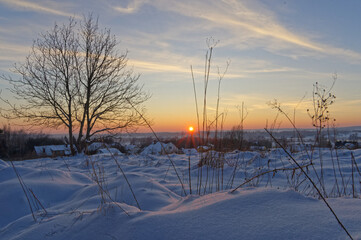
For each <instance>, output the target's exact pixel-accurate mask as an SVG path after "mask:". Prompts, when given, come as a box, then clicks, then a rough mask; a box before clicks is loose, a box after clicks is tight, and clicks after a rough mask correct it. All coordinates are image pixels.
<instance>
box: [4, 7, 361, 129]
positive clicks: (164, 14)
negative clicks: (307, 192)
mask: <svg viewBox="0 0 361 240" xmlns="http://www.w3.org/2000/svg"><path fill="white" fill-rule="evenodd" d="M360 11H361V1H358V0H349V1H342V0H338V1H337V0H318V1H313V0H302V1H299V0H292V1H289V0H272V1H271V0H262V1H257V0H249V1H241V0H239V1H237V0H222V1H210V0H182V1H177V0H133V1H124V0H76V1H70V0H62V1H49V0H44V1H41V0H34V1H28V0H0V74H5V75H8V74H11V71H10V70H9V69H11V68H12V67H13V65H14V63H16V62H22V61H24V59H25V57H26V55H27V54H28V52H29V50H30V47H31V45H32V42H33V40H34V39H36V38H38V37H39V34H40V33H41V32H44V31H46V30H49V29H51V28H52V26H53V25H54V23H55V22H58V23H66V22H67V21H68V18H69V17H70V16H74V17H75V18H76V19H79V20H80V19H82V16H83V15H84V14H85V15H87V14H88V13H90V12H92V13H94V14H95V15H97V16H99V23H100V25H101V26H102V27H107V28H110V29H111V31H112V33H113V34H114V35H116V37H117V39H118V40H119V41H120V44H119V49H120V50H121V51H125V50H128V51H129V54H128V57H129V66H130V67H133V68H134V71H135V72H137V73H140V74H141V82H142V83H143V84H144V89H145V90H146V91H148V92H149V93H151V95H152V98H151V99H150V100H149V101H148V102H147V103H146V107H147V112H148V116H149V117H150V118H151V119H152V120H153V123H154V129H155V130H156V131H183V130H186V127H187V126H188V125H192V124H193V125H196V112H195V103H194V94H193V85H192V78H191V72H190V66H191V65H192V66H193V69H194V73H195V80H196V87H197V97H198V98H199V104H201V98H203V95H202V94H203V71H204V70H203V69H204V59H205V53H206V50H207V43H206V39H207V38H209V37H212V38H213V39H215V40H219V43H218V44H217V46H216V48H215V50H214V55H213V62H212V66H213V71H212V73H211V79H210V83H209V91H208V94H209V98H208V102H209V105H208V112H209V116H210V119H212V118H214V115H215V110H214V109H215V106H216V99H217V69H218V68H219V69H220V71H221V72H223V71H224V69H225V67H226V63H227V61H230V65H229V69H228V72H227V74H226V75H225V77H224V79H223V82H222V85H221V105H220V106H221V107H220V110H221V111H226V112H227V118H226V123H225V126H226V128H230V127H232V126H233V125H236V124H238V123H239V120H240V118H239V112H238V109H237V106H241V105H242V102H244V106H245V108H246V109H247V112H248V115H247V119H246V121H245V127H246V128H248V129H255V128H263V127H265V126H266V122H267V121H268V123H270V122H272V121H273V120H274V119H275V116H276V114H277V112H276V111H275V110H273V109H271V107H270V106H269V105H267V102H269V101H272V100H273V99H277V100H278V102H280V103H281V106H282V108H283V109H284V110H285V112H287V113H288V114H289V115H290V116H292V117H293V112H294V108H296V122H297V126H298V127H302V128H310V127H312V126H311V120H310V117H309V116H308V115H307V111H306V110H307V108H312V90H313V84H314V83H315V82H319V83H320V84H322V85H324V86H325V87H326V88H327V87H329V86H331V84H332V81H333V80H332V74H333V73H337V75H338V79H337V81H336V84H335V86H334V88H333V90H332V93H334V94H335V95H336V97H337V99H336V102H335V103H334V104H333V105H332V106H331V107H330V112H331V116H332V117H334V118H336V120H337V121H336V122H337V124H338V125H339V126H353V125H361V27H360V23H361V16H360ZM13 76H14V75H13ZM14 77H15V76H14ZM7 87H9V84H8V83H7V82H5V81H4V80H0V88H1V89H2V96H3V97H5V98H10V99H11V94H10V93H9V91H8V90H6V88H7ZM200 106H201V105H200ZM1 121H2V122H3V123H6V121H5V120H3V119H0V123H1ZM279 121H281V122H282V124H281V127H289V125H287V124H286V120H285V119H284V118H279Z"/></svg>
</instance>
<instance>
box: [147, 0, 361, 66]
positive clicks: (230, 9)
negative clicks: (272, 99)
mask: <svg viewBox="0 0 361 240" xmlns="http://www.w3.org/2000/svg"><path fill="white" fill-rule="evenodd" d="M150 3H152V4H154V5H156V6H157V7H158V8H159V9H162V10H167V11H173V12H176V13H178V14H182V15H184V16H188V17H192V18H196V19H200V20H204V21H206V22H208V23H209V25H212V26H213V27H214V28H222V29H225V30H227V31H228V33H229V34H230V35H232V42H233V43H235V42H237V41H242V39H243V40H250V39H251V40H252V39H253V40H257V39H261V40H263V42H262V43H263V44H264V46H263V47H264V48H266V49H267V48H269V49H270V50H272V51H274V50H275V49H278V50H282V49H285V48H287V49H291V48H292V47H293V48H294V47H298V48H301V49H302V51H304V50H309V51H313V52H316V53H318V54H319V53H322V54H323V55H335V56H338V57H342V58H344V59H351V61H353V62H359V61H361V54H360V53H358V52H355V51H352V50H349V49H344V48H339V47H335V46H331V45H328V44H323V43H320V42H317V41H315V40H313V39H312V38H311V37H306V36H307V34H303V33H302V34H299V33H298V34H297V33H295V32H292V31H290V30H288V29H287V28H286V27H285V26H284V25H283V24H282V23H280V22H279V21H278V20H277V16H275V15H274V14H273V13H272V12H270V11H269V10H267V9H266V8H265V7H264V6H263V5H261V4H260V3H254V1H252V2H251V4H253V6H251V4H250V3H249V2H248V4H247V2H240V1H236V0H223V1H212V2H209V1H205V0H193V1H186V0H185V1H176V0H174V1H171V0H158V1H152V2H150ZM255 4H257V5H255ZM206 26H207V25H206ZM298 32H300V31H298ZM250 42H251V41H250ZM256 42H257V41H256Z"/></svg>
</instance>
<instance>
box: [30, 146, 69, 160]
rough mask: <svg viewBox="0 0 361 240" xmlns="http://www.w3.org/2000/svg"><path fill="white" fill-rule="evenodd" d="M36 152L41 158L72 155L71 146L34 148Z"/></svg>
mask: <svg viewBox="0 0 361 240" xmlns="http://www.w3.org/2000/svg"><path fill="white" fill-rule="evenodd" d="M74 148H75V146H74ZM75 149H76V148H75ZM34 150H35V153H36V155H37V156H39V157H59V156H70V155H71V149H70V145H47V146H34Z"/></svg>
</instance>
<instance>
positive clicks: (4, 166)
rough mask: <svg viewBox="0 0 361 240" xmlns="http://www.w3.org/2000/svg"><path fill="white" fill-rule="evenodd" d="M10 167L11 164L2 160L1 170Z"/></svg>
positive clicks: (0, 161)
mask: <svg viewBox="0 0 361 240" xmlns="http://www.w3.org/2000/svg"><path fill="white" fill-rule="evenodd" d="M7 167H9V164H8V163H7V162H5V161H4V160H1V159H0V170H1V169H4V168H7Z"/></svg>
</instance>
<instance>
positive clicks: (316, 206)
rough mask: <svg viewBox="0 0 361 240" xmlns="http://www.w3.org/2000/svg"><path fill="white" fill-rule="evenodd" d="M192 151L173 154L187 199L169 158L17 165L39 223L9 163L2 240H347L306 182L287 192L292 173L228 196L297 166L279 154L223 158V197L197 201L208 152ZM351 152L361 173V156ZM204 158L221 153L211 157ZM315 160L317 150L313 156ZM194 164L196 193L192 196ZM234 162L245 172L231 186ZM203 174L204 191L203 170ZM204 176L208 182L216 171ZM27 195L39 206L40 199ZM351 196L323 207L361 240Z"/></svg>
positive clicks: (211, 193) (0, 166)
mask: <svg viewBox="0 0 361 240" xmlns="http://www.w3.org/2000/svg"><path fill="white" fill-rule="evenodd" d="M186 152H187V153H186V154H171V155H170V156H169V157H170V158H171V160H172V161H173V163H174V164H175V166H176V169H177V172H178V174H179V176H180V178H181V180H182V182H183V183H184V186H185V190H186V192H187V196H185V195H184V193H183V191H182V188H181V185H180V183H179V181H178V178H177V176H176V174H175V171H174V169H173V167H172V165H171V163H170V161H169V159H168V156H165V155H152V154H150V155H129V156H127V155H120V156H114V155H112V154H95V155H91V156H86V155H78V156H74V157H58V158H42V159H34V160H27V161H19V162H13V163H14V165H15V166H16V170H17V172H18V173H19V174H20V175H21V179H22V180H23V183H24V184H25V188H26V189H31V191H32V192H33V193H34V195H35V196H36V199H38V200H39V201H40V202H41V204H42V205H43V206H44V208H45V210H46V212H45V211H44V210H43V209H42V207H41V206H39V204H38V206H37V207H35V206H36V204H34V205H32V206H34V207H33V209H34V211H35V218H36V221H34V219H33V217H32V215H31V212H30V209H29V205H28V202H27V199H26V197H25V194H24V192H23V190H22V188H21V185H20V183H19V180H18V178H17V176H16V174H15V172H14V169H13V168H12V166H11V164H10V163H9V162H5V161H2V160H0V189H1V191H0V239H224V240H226V239H347V235H346V233H345V232H344V231H343V230H342V228H341V227H340V226H339V225H338V223H337V221H336V220H335V218H334V217H333V215H332V214H331V212H330V211H329V209H328V208H327V207H326V205H325V204H324V203H323V202H322V201H321V200H319V199H318V198H314V197H313V196H314V195H315V194H314V192H312V191H310V190H307V188H306V186H307V185H300V186H304V188H305V189H306V190H304V188H301V187H299V188H298V191H295V190H294V189H295V188H293V189H292V187H290V186H289V185H290V184H289V182H291V183H292V181H296V177H293V178H292V177H291V176H290V175H292V172H291V173H287V172H282V171H280V172H277V173H276V174H275V176H272V173H271V174H270V175H264V176H263V177H261V178H259V179H258V180H254V181H252V182H250V183H249V184H247V185H245V186H244V187H242V188H240V189H238V190H237V191H235V192H234V193H231V191H230V190H231V189H233V188H234V187H235V186H237V185H238V184H240V183H242V182H244V179H245V177H246V175H247V177H250V176H252V174H253V175H254V174H256V173H259V172H260V171H264V170H267V169H268V167H270V169H273V168H278V167H282V166H286V167H287V166H291V165H292V164H291V163H290V161H289V159H288V158H287V156H286V155H285V154H284V153H283V152H282V151H281V150H279V149H275V150H273V151H271V152H269V153H266V154H265V153H258V152H233V153H229V154H226V155H224V160H225V162H226V164H225V168H224V175H225V176H226V177H225V180H224V190H221V191H218V192H217V191H216V189H215V186H212V187H211V188H210V187H209V186H207V187H206V188H204V187H202V194H201V195H198V194H194V193H195V191H196V188H197V175H198V172H199V170H200V168H198V167H197V164H198V161H199V158H200V157H202V156H206V155H201V154H200V153H198V152H196V151H195V150H189V151H186ZM350 153H351V151H350V150H340V151H339V152H338V155H339V159H340V165H341V166H342V168H343V170H344V174H345V175H346V173H350V169H351V166H349V165H350V161H351V160H350ZM352 153H353V155H354V156H355V159H356V162H357V164H359V165H360V166H361V150H352ZM203 154H205V153H203ZM207 154H210V155H212V156H215V155H217V157H222V156H223V155H221V154H218V153H216V152H214V151H210V152H208V153H207ZM318 154H319V153H318V151H315V152H314V155H315V157H317V155H318ZM305 155H306V154H305V153H302V152H300V153H296V154H295V157H297V159H298V160H300V162H302V161H304V158H305V157H306V156H305ZM207 156H208V155H207ZM322 156H323V159H324V163H325V173H324V175H325V176H326V182H330V184H326V186H327V190H328V192H332V187H333V184H331V182H332V181H331V180H332V179H333V177H334V176H333V175H332V174H333V170H332V168H331V166H332V161H331V153H329V152H328V151H322ZM189 160H190V161H191V162H190V163H191V177H192V178H191V179H192V188H193V194H192V195H189V194H188V193H189V182H188V177H189V176H188V171H189V169H188V164H189V162H188V161H189ZM236 164H239V167H238V168H237V169H236V175H235V179H234V183H233V184H231V182H230V181H229V180H230V176H231V175H232V173H233V172H234V166H236ZM315 165H316V163H315ZM118 166H120V167H121V169H122V170H123V172H124V173H125V176H126V178H127V180H128V181H129V183H130V184H131V187H132V190H133V191H134V194H135V196H136V199H137V201H138V203H139V205H140V207H141V209H139V208H138V205H137V203H136V201H135V199H134V197H133V195H132V192H131V189H130V188H129V185H128V184H127V181H126V179H125V177H124V175H123V174H122V171H120V170H119V168H118ZM202 170H203V181H204V182H203V184H204V183H205V181H206V172H207V166H204V167H203V168H202ZM208 170H209V176H212V174H214V172H213V170H211V169H208ZM347 171H349V172H347ZM287 174H289V175H287ZM310 174H311V172H310ZM295 175H297V173H296V174H295ZM311 176H312V174H311ZM348 176H349V175H348ZM347 179H349V178H347ZM97 182H98V183H99V185H98V184H97ZM209 184H210V182H209ZM304 184H306V183H304ZM348 184H349V185H350V183H348ZM231 185H232V188H231ZM99 186H101V187H102V188H103V190H106V191H107V192H108V194H109V196H108V195H106V194H104V193H103V200H104V199H105V201H102V197H101V192H102V189H101V188H100V187H99ZM202 186H204V185H202ZM204 189H206V194H203V191H204ZM347 191H348V192H349V191H350V188H348V189H347ZM28 193H29V191H28ZM358 193H360V191H359V190H358ZM29 196H30V197H29V198H30V200H31V201H32V202H33V203H34V202H37V200H36V199H35V198H34V197H33V196H32V195H29ZM351 196H352V195H349V194H348V196H346V197H345V196H344V197H338V198H328V199H327V200H328V201H329V203H330V205H331V206H332V207H333V208H334V210H335V212H336V214H337V215H338V216H339V218H340V219H341V221H342V222H343V224H344V225H345V226H346V228H347V229H348V230H349V232H350V233H351V235H352V236H353V237H354V238H355V239H361V229H360V227H359V223H360V222H361V200H360V199H359V198H352V197H351ZM110 198H111V199H110ZM124 211H126V212H127V214H128V215H129V216H128V215H127V214H126V213H125V212H124Z"/></svg>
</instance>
